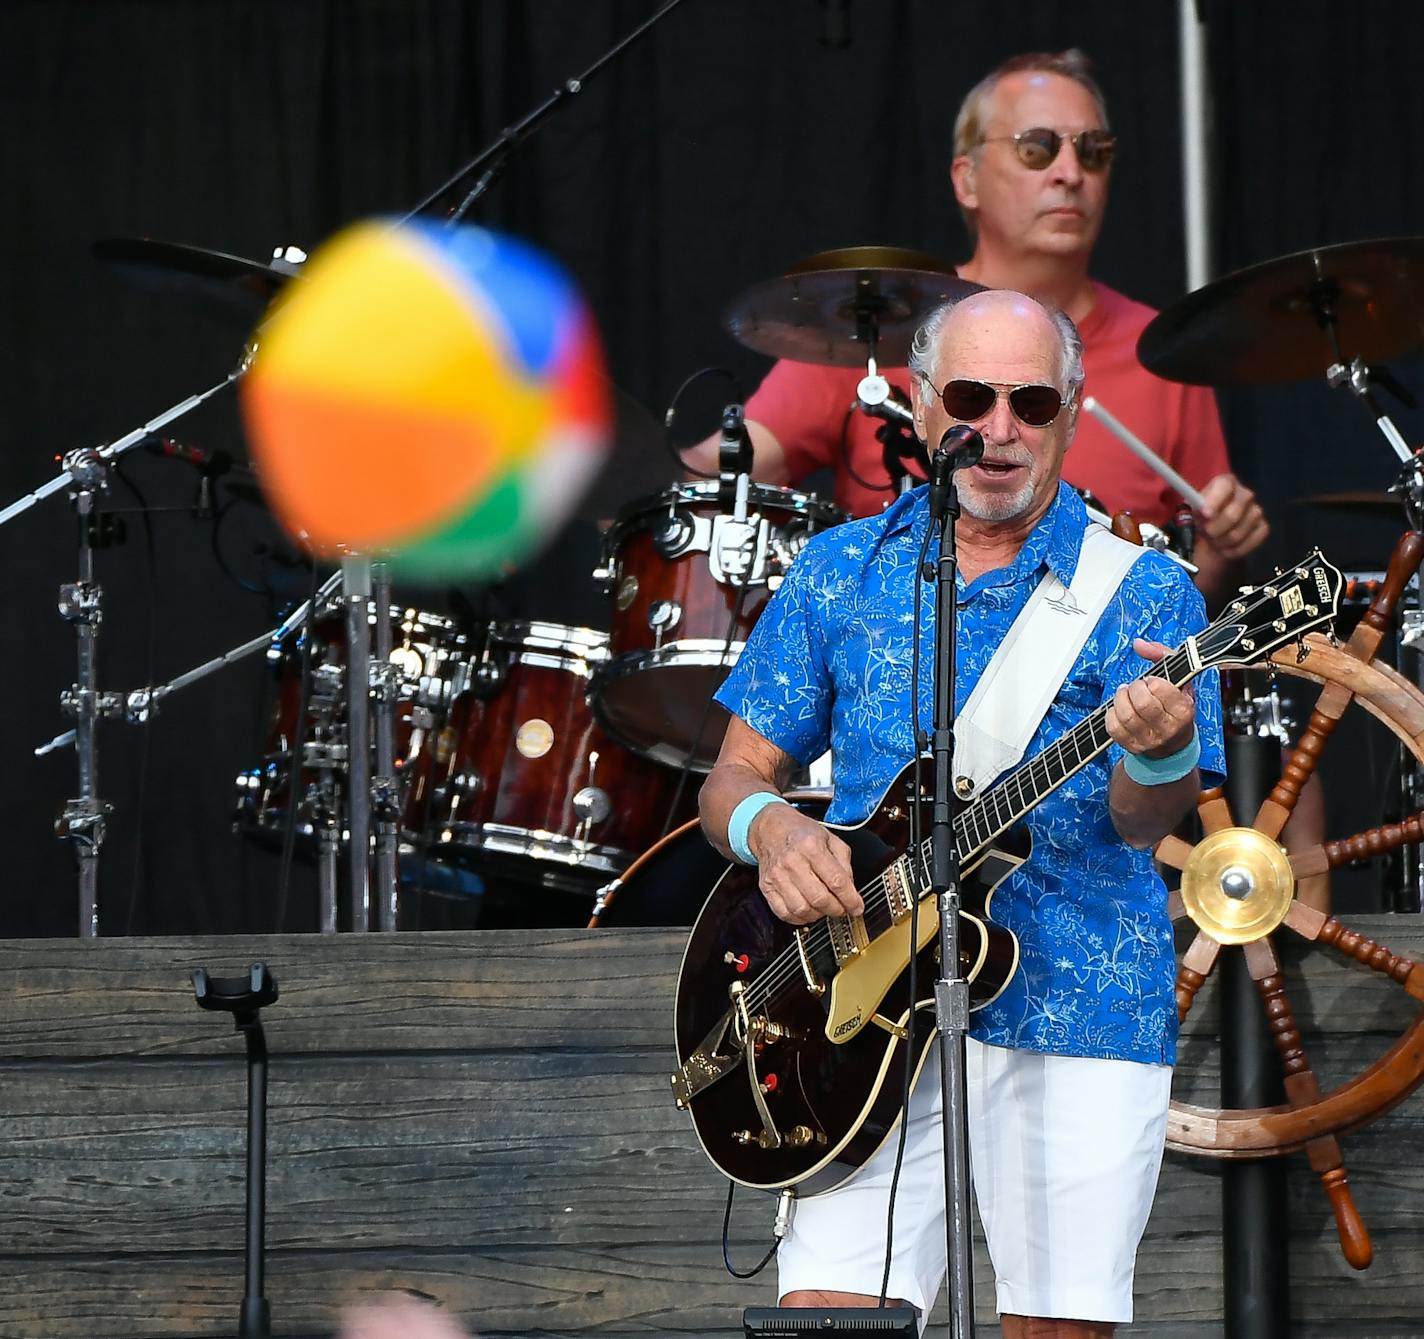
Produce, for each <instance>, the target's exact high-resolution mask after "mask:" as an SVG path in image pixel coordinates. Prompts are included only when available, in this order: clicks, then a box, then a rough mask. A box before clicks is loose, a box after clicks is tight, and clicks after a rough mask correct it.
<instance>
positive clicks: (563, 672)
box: [429, 623, 698, 893]
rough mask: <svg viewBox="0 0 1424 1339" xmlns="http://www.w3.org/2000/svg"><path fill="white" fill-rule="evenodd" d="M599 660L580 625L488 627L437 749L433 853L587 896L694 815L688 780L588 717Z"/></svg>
mask: <svg viewBox="0 0 1424 1339" xmlns="http://www.w3.org/2000/svg"><path fill="white" fill-rule="evenodd" d="M607 656H608V638H607V637H606V636H605V635H604V634H603V633H600V632H594V631H592V630H591V629H588V628H570V627H564V626H563V625H562V624H557V623H496V624H494V625H493V626H492V627H491V629H490V633H489V636H488V639H487V642H486V646H485V651H484V653H483V655H481V657H480V658H479V659H478V660H477V661H475V662H472V664H471V665H470V666H469V667H468V670H467V684H466V686H465V688H464V691H462V692H460V693H459V695H458V696H457V697H456V699H455V701H454V703H453V704H452V706H451V709H450V718H449V724H448V726H447V727H446V729H445V730H444V731H442V733H441V738H440V741H439V744H438V746H437V751H436V759H437V767H436V770H437V775H438V777H439V778H440V779H439V780H438V782H437V784H436V786H435V788H434V791H433V793H432V797H431V802H430V813H429V820H430V831H431V834H432V836H433V844H432V846H431V853H432V855H434V856H436V857H438V858H439V859H441V860H446V861H455V862H459V863H462V864H468V865H472V866H474V867H476V868H479V869H481V870H487V871H490V872H496V871H497V872H498V873H500V874H502V875H505V876H507V877H510V878H513V879H515V880H518V881H522V882H529V883H537V884H541V885H544V886H546V887H553V888H562V889H566V890H570V891H574V892H588V893H592V892H593V891H594V889H595V888H596V887H597V886H598V885H599V884H600V883H603V882H605V881H606V880H607V878H608V876H609V875H610V874H616V873H618V872H619V871H620V870H623V869H626V868H627V866H628V865H629V864H630V863H632V861H633V859H634V857H635V856H636V855H637V853H638V852H639V851H641V850H644V849H645V848H646V847H647V846H648V845H649V843H651V842H653V841H655V840H656V839H657V837H658V835H659V834H660V833H661V832H663V831H664V830H665V827H666V826H667V825H669V823H671V825H673V826H675V825H677V824H680V823H682V822H684V821H685V820H686V819H687V818H689V817H690V816H691V815H692V814H693V813H695V811H696V801H697V789H698V788H697V785H696V783H695V781H689V782H686V783H684V784H682V785H681V793H680V794H679V793H678V792H679V784H680V783H681V782H683V778H681V777H679V775H678V774H677V773H675V772H672V771H670V770H668V769H667V768H665V767H661V766H659V765H658V764H656V763H654V762H650V761H649V760H648V759H646V758H643V757H640V756H638V755H637V754H634V753H630V752H629V751H628V750H627V749H625V748H623V747H622V746H621V745H620V744H618V743H617V742H616V741H615V740H613V739H610V738H609V737H608V735H607V734H606V733H605V732H604V730H603V729H602V727H601V726H600V725H599V724H598V723H597V722H596V721H595V720H594V719H593V715H592V712H591V711H590V708H589V705H588V688H589V682H590V679H591V676H592V674H593V671H594V668H595V667H596V666H597V665H599V664H601V663H603V662H604V661H605V660H606V659H607ZM674 805H675V809H674ZM670 809H674V812H673V813H672V815H671V819H669V811H670Z"/></svg>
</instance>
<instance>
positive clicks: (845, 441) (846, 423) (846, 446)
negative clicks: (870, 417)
mask: <svg viewBox="0 0 1424 1339" xmlns="http://www.w3.org/2000/svg"><path fill="white" fill-rule="evenodd" d="M854 414H855V406H854V405H851V407H850V408H849V409H847V410H846V414H845V417H844V418H843V419H842V420H841V437H840V451H841V468H842V469H843V470H845V472H846V473H847V474H848V475H850V477H851V478H852V479H853V480H854V481H855V482H856V483H858V484H859V485H860V486H861V487H862V488H868V489H869V490H870V491H871V492H872V493H890V492H893V491H894V489H895V481H894V480H893V479H892V478H891V477H890V475H889V472H888V471H887V473H886V475H885V482H884V483H883V484H873V483H871V482H870V480H869V479H862V478H861V477H860V475H858V474H857V473H856V472H855V466H854V465H852V464H851V463H850V421H851V418H852V417H853V416H854Z"/></svg>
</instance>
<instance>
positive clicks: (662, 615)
mask: <svg viewBox="0 0 1424 1339" xmlns="http://www.w3.org/2000/svg"><path fill="white" fill-rule="evenodd" d="M681 622H682V604H681V602H680V601H678V600H654V601H653V602H652V604H650V605H649V606H648V627H650V628H651V629H652V630H653V635H654V641H653V644H654V646H661V645H662V639H663V634H664V633H666V632H671V631H672V630H673V629H674V628H675V627H677V625H678V624H679V623H681Z"/></svg>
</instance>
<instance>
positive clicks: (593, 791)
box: [574, 786, 613, 825]
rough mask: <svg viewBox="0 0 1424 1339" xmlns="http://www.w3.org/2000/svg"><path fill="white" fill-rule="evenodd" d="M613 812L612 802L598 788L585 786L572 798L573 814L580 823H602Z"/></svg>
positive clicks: (606, 794)
mask: <svg viewBox="0 0 1424 1339" xmlns="http://www.w3.org/2000/svg"><path fill="white" fill-rule="evenodd" d="M612 812H613V800H612V798H611V797H610V796H609V794H608V792H607V791H606V790H604V789H603V788H602V787H600V786H585V787H584V788H583V789H582V790H581V791H579V792H578V794H576V795H575V796H574V813H576V814H577V815H578V817H579V822H580V823H587V824H590V825H592V824H594V823H602V822H603V820H604V819H606V818H607V817H608V816H609V814H611V813H612Z"/></svg>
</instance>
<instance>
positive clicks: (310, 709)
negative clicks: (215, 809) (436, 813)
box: [234, 605, 469, 841]
mask: <svg viewBox="0 0 1424 1339" xmlns="http://www.w3.org/2000/svg"><path fill="white" fill-rule="evenodd" d="M375 616H376V615H375V606H374V605H372V606H371V607H370V620H371V622H372V624H374V623H375ZM305 635H307V634H306V633H302V634H296V635H294V636H293V637H292V638H291V639H290V640H289V641H287V642H284V643H282V644H281V645H280V646H274V647H273V648H272V649H271V650H270V651H269V652H268V653H267V655H268V660H269V661H270V662H271V664H272V666H273V669H274V671H275V674H276V679H277V687H276V694H275V698H274V701H273V704H272V712H271V716H270V717H269V720H268V726H267V734H266V740H265V743H264V747H263V753H262V761H261V763H260V764H258V766H256V767H251V768H248V769H247V770H246V771H243V772H240V773H238V776H237V812H236V815H235V820H234V826H235V827H236V828H237V829H238V830H239V831H241V832H246V833H248V834H249V835H251V836H253V837H254V838H256V839H258V840H269V841H280V840H281V839H282V835H283V833H284V832H285V830H286V825H287V821H288V820H287V811H288V806H289V805H290V803H291V789H292V786H291V782H292V747H293V744H294V742H295V739H296V736H297V733H298V707H299V705H300V699H301V675H302V651H301V637H302V636H305ZM310 635H311V637H312V650H311V680H310V683H309V685H308V691H307V709H306V722H305V725H304V727H303V728H302V730H301V737H302V768H301V786H300V793H299V795H298V800H297V833H298V835H299V836H301V837H303V838H310V837H311V836H312V835H313V833H314V830H315V825H316V816H317V811H318V809H319V808H320V807H321V806H322V805H323V804H324V802H325V801H324V799H323V794H322V792H323V789H324V787H325V788H326V789H328V790H329V789H330V788H331V786H333V785H339V787H340V789H341V790H342V791H343V792H344V790H345V778H346V774H347V743H346V624H345V620H344V618H343V616H342V615H341V614H339V613H329V612H323V613H322V615H321V616H319V617H318V618H317V619H316V621H315V623H314V625H313V626H312V629H311V632H310ZM391 643H392V644H391V664H392V665H394V666H395V667H396V671H397V682H398V685H399V687H398V689H397V693H398V697H397V703H396V751H395V757H396V770H397V773H398V774H399V775H400V776H401V779H402V783H403V798H402V806H403V816H402V826H403V827H404V828H406V829H410V830H415V831H419V830H420V829H421V828H422V827H423V826H424V821H425V820H424V809H425V804H426V802H427V799H428V795H427V791H426V784H427V779H428V772H429V767H428V764H429V751H430V748H431V744H432V742H433V740H434V735H435V731H436V730H437V729H438V727H439V725H440V723H441V722H442V721H443V720H444V714H445V710H446V708H447V706H448V703H449V699H450V696H451V685H452V683H453V679H454V674H455V671H456V669H457V667H458V666H460V665H462V664H463V663H464V662H465V660H466V659H467V658H468V656H469V646H468V638H467V637H466V636H465V635H464V634H462V633H460V632H458V631H457V630H456V627H455V624H454V623H453V622H451V620H449V619H447V618H441V617H440V616H439V615H438V614H428V613H423V612H421V611H420V610H416V609H401V608H393V609H392V610H391ZM324 777H325V779H326V780H325V782H324V780H323V778H324Z"/></svg>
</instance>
